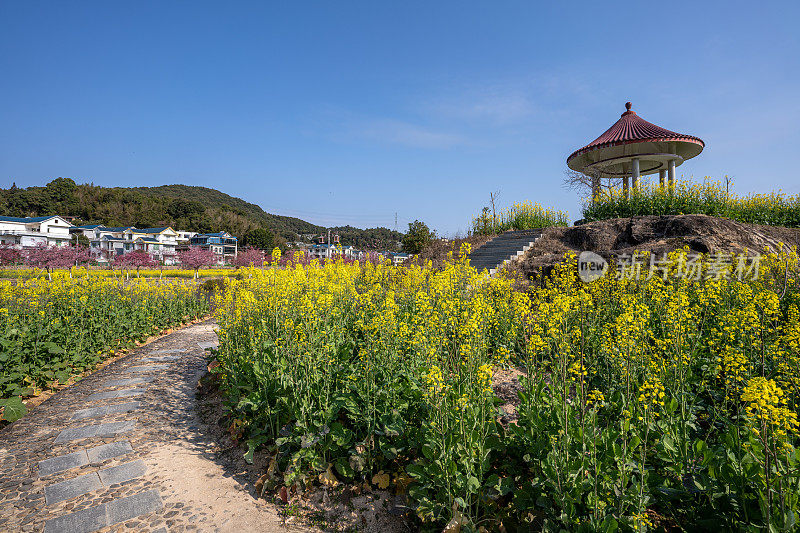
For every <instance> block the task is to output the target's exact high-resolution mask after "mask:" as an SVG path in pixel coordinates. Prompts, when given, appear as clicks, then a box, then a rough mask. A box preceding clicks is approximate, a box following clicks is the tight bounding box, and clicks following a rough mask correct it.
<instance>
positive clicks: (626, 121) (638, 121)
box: [567, 102, 705, 161]
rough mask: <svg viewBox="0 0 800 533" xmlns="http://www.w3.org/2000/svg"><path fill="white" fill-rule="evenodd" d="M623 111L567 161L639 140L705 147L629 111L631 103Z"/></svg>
mask: <svg viewBox="0 0 800 533" xmlns="http://www.w3.org/2000/svg"><path fill="white" fill-rule="evenodd" d="M625 108H626V109H627V111H625V112H624V113H623V114H622V116H621V117H620V119H619V120H618V121H616V122H615V123H614V125H613V126H611V127H610V128H608V129H607V130H606V131H605V133H603V134H602V135H601V136H600V137H598V138H597V139H595V140H593V141H592V142H590V143H589V144H587V145H586V146H584V147H583V148H580V149H578V150H575V151H574V152H573V153H572V154H571V155H570V156H569V157H568V158H567V161H569V160H570V159H572V158H573V157H575V156H577V155H580V154H583V153H586V152H590V151H592V150H597V149H600V148H605V147H607V146H618V145H621V144H632V143H640V142H666V141H683V142H692V143H696V144H699V145H701V146H703V147H705V143H704V142H703V140H702V139H700V138H698V137H694V136H692V135H684V134H682V133H675V132H674V131H670V130H667V129H664V128H662V127H660V126H656V125H655V124H652V123H650V122H647V121H646V120H645V119H643V118H642V117H640V116H639V115H637V114H636V112H635V111H631V103H630V102H628V103H626V104H625Z"/></svg>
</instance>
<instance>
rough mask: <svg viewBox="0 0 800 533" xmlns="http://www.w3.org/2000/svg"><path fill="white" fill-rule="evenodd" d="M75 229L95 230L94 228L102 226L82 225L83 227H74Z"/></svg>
mask: <svg viewBox="0 0 800 533" xmlns="http://www.w3.org/2000/svg"><path fill="white" fill-rule="evenodd" d="M75 227H76V228H78V229H95V228H101V227H102V225H101V224H84V225H83V226H75Z"/></svg>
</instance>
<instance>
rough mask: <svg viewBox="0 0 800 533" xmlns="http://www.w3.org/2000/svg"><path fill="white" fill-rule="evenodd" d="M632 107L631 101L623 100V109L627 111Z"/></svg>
mask: <svg viewBox="0 0 800 533" xmlns="http://www.w3.org/2000/svg"><path fill="white" fill-rule="evenodd" d="M632 107H633V104H632V103H630V102H625V109H627V110H628V111H630V110H631V108H632Z"/></svg>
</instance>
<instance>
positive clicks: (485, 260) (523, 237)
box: [469, 230, 542, 274]
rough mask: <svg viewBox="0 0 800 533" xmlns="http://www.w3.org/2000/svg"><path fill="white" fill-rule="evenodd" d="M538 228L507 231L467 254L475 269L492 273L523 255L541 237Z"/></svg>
mask: <svg viewBox="0 0 800 533" xmlns="http://www.w3.org/2000/svg"><path fill="white" fill-rule="evenodd" d="M541 235H542V233H541V231H540V230H522V231H508V232H505V233H502V234H500V235H498V236H496V237H495V238H493V239H491V240H490V241H488V242H487V243H486V244H484V245H483V246H481V247H480V248H478V249H476V250H475V251H474V252H473V253H471V254H470V255H469V260H470V265H472V266H473V267H474V268H475V269H477V270H479V271H481V270H484V269H486V270H488V271H489V273H490V274H494V273H495V272H496V271H497V269H498V268H500V267H501V266H502V265H503V264H505V263H506V262H508V261H511V260H513V259H516V258H517V257H520V256H521V255H523V254H524V253H525V252H526V251H527V250H529V249H530V247H531V246H533V244H534V243H535V242H536V241H537V240H538V239H539V238H540V237H541Z"/></svg>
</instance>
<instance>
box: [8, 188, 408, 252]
mask: <svg viewBox="0 0 800 533" xmlns="http://www.w3.org/2000/svg"><path fill="white" fill-rule="evenodd" d="M51 214H59V215H63V216H73V217H77V219H76V220H75V224H78V225H80V224H105V225H107V226H136V227H139V228H146V227H160V226H171V227H172V228H174V229H182V230H186V231H197V232H201V233H208V232H216V231H227V232H229V233H232V234H233V235H235V236H237V237H239V238H240V239H242V238H244V237H245V236H246V235H247V234H248V232H252V231H253V230H258V229H264V230H266V231H268V232H269V233H271V234H272V235H274V237H275V243H276V244H280V243H282V242H286V241H289V242H292V241H297V240H301V239H300V237H299V236H300V235H308V234H318V233H319V234H321V233H327V228H322V227H320V226H316V225H314V224H311V223H310V222H306V221H305V220H301V219H299V218H294V217H287V216H281V215H273V214H270V213H267V212H265V211H264V210H263V209H261V208H260V207H259V206H257V205H256V204H251V203H249V202H245V201H244V200H242V199H241V198H235V197H233V196H230V195H227V194H225V193H223V192H220V191H218V190H216V189H210V188H207V187H197V186H190V185H162V186H160V187H132V188H126V187H100V186H97V185H94V184H82V185H78V184H76V183H75V182H74V181H73V180H72V179H69V178H57V179H55V180H53V181H51V182H50V183H48V184H47V185H46V186H44V187H27V188H19V187H17V186H16V185H12V186H11V187H10V188H8V189H0V215H4V216H15V217H27V216H44V215H51ZM331 232H332V233H338V234H339V236H340V238H341V241H342V243H343V244H352V245H354V246H357V247H371V248H381V249H394V248H395V247H396V243H397V241H399V240H400V239H401V238H402V235H401V234H400V233H398V232H396V231H392V230H389V229H387V228H374V229H366V230H362V229H358V228H352V227H350V226H346V227H343V228H331Z"/></svg>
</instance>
